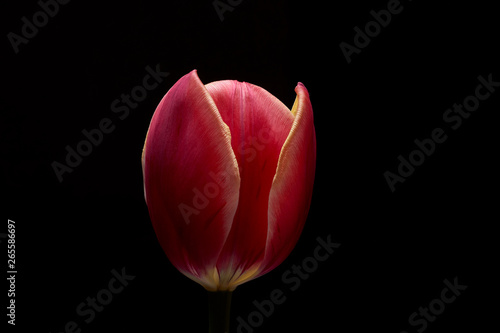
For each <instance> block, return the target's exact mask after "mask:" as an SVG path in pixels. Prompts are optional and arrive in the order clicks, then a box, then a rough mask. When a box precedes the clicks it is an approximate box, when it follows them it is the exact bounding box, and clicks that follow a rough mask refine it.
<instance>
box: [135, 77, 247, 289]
mask: <svg viewBox="0 0 500 333" xmlns="http://www.w3.org/2000/svg"><path fill="white" fill-rule="evenodd" d="M143 168H144V179H145V182H144V183H145V184H144V185H145V193H146V201H147V205H148V209H149V214H150V217H151V220H152V223H153V227H154V229H155V232H156V235H157V237H158V240H159V242H160V244H161V246H162V248H163V250H164V251H165V253H166V255H167V257H168V258H169V260H170V261H171V262H172V264H173V265H174V266H176V267H177V268H178V269H179V270H180V271H181V272H182V273H184V274H185V275H187V276H188V277H190V278H191V279H193V280H195V281H197V282H198V283H200V284H202V285H203V286H204V287H205V288H206V289H209V290H215V289H216V286H217V284H218V281H217V279H218V275H217V272H215V271H214V268H215V266H216V261H217V258H218V257H219V254H220V252H221V250H222V247H223V245H224V243H225V240H226V238H227V236H228V234H229V231H230V228H231V224H232V221H233V218H234V215H235V212H236V209H237V204H238V195H239V186H240V178H239V171H238V165H237V161H236V157H235V155H234V153H233V150H232V149H231V134H230V131H229V128H228V126H227V125H226V124H224V122H223V121H222V118H221V116H220V114H219V112H218V111H217V107H216V105H215V103H214V101H213V99H212V98H211V97H210V95H209V93H208V92H207V90H206V89H205V87H204V85H203V83H202V82H201V81H200V79H199V78H198V75H197V73H196V71H195V70H194V71H192V72H190V73H189V74H187V75H185V76H183V77H182V78H181V79H180V80H179V81H178V82H177V83H176V84H175V85H174V86H173V87H172V88H171V89H170V90H169V91H168V92H167V94H166V95H165V96H164V97H163V99H162V101H161V102H160V104H159V105H158V107H157V109H156V111H155V113H154V115H153V118H152V120H151V124H150V127H149V130H148V134H147V141H146V143H145V148H144V153H143Z"/></svg>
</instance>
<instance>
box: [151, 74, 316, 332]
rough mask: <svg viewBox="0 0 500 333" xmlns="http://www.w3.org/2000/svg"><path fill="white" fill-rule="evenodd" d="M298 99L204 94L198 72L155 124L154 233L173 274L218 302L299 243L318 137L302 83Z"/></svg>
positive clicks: (220, 90)
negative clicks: (289, 104)
mask: <svg viewBox="0 0 500 333" xmlns="http://www.w3.org/2000/svg"><path fill="white" fill-rule="evenodd" d="M295 92H296V94H297V97H296V99H295V102H294V104H293V107H292V108H291V109H288V108H287V107H286V106H285V105H284V104H283V103H282V102H281V101H279V100H278V99H277V98H276V97H274V96H273V95H271V94H270V93H269V92H267V91H266V90H264V89H263V88H261V87H258V86H256V85H253V84H249V83H246V82H238V81H232V80H225V81H216V82H212V83H209V84H207V85H204V84H203V83H202V82H201V80H200V79H199V77H198V75H197V72H196V70H193V71H191V72H190V73H188V74H186V75H185V76H183V77H182V78H181V79H180V80H179V81H177V82H176V83H175V84H174V85H173V86H172V88H171V89H170V90H169V91H168V92H167V94H166V95H165V96H164V97H163V99H162V100H161V102H160V104H159V105H158V107H157V109H156V111H155V113H154V115H153V117H152V119H151V123H150V126H149V130H148V133H147V135H146V140H145V143H144V149H143V153H142V167H143V176H144V192H145V199H146V203H147V206H148V210H149V214H150V218H151V221H152V224H153V227H154V230H155V233H156V235H157V238H158V240H159V243H160V244H161V246H162V248H163V250H164V252H165V254H166V255H167V257H168V259H169V260H170V261H171V262H172V264H173V265H174V266H175V267H176V268H177V269H178V270H179V271H180V272H181V273H183V274H184V275H186V276H187V277H188V278H190V279H192V280H193V281H195V282H197V283H199V284H201V285H202V286H203V287H204V288H205V289H206V290H208V291H209V292H223V293H225V294H228V293H229V295H230V293H231V292H232V291H233V290H234V289H235V288H236V287H237V286H238V285H240V284H242V283H245V282H247V281H250V280H252V279H255V278H257V277H259V276H262V275H264V274H266V273H267V272H269V271H271V270H272V269H274V268H275V267H276V266H278V265H279V264H280V263H281V262H282V261H283V260H284V259H285V258H286V257H287V256H288V255H289V254H290V252H291V251H292V249H293V247H294V246H295V244H296V243H297V241H298V239H299V236H300V234H301V232H302V229H303V226H304V223H305V220H306V217H307V213H308V210H309V206H310V202H311V196H312V188H313V181H314V172H315V165H316V136H315V130H314V124H313V113H312V106H311V102H310V99H309V94H308V91H307V89H306V88H305V86H304V85H303V84H302V83H298V84H297V87H296V88H295ZM209 294H210V293H209ZM224 297H225V296H224ZM226 329H227V328H226Z"/></svg>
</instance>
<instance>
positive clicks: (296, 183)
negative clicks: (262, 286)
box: [258, 82, 316, 276]
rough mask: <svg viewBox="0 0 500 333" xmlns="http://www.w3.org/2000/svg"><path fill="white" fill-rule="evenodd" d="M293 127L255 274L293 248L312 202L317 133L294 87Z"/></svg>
mask: <svg viewBox="0 0 500 333" xmlns="http://www.w3.org/2000/svg"><path fill="white" fill-rule="evenodd" d="M295 92H296V93H297V98H296V99H295V102H294V105H293V108H292V114H293V115H294V116H295V119H294V122H293V126H292V129H291V131H290V134H289V135H288V138H287V139H286V141H285V144H284V145H283V149H282V150H281V153H280V157H279V161H278V167H277V170H276V175H275V176H274V179H273V184H272V187H271V192H270V195H269V225H268V233H267V242H266V252H265V257H264V262H263V265H262V267H261V269H260V272H259V274H258V276H262V275H264V274H265V273H267V272H269V271H271V270H272V269H274V268H275V267H276V266H278V265H279V264H280V263H281V262H282V261H283V260H285V258H286V257H287V256H288V255H289V254H290V252H291V251H292V249H293V248H294V247H295V244H296V243H297V241H298V239H299V236H300V234H301V232H302V229H303V227H304V223H305V221H306V218H307V213H308V211H309V206H310V203H311V197H312V189H313V183H314V172H315V168H316V134H315V130H314V122H313V111H312V106H311V101H310V99H309V93H308V92H307V89H306V87H305V86H304V85H303V84H302V83H300V82H299V83H298V85H297V87H296V88H295Z"/></svg>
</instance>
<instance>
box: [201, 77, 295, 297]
mask: <svg viewBox="0 0 500 333" xmlns="http://www.w3.org/2000/svg"><path fill="white" fill-rule="evenodd" d="M206 87H207V90H208V92H209V93H210V95H211V96H212V98H213V99H214V102H215V104H216V105H217V109H218V110H219V112H220V114H221V117H222V119H223V120H224V122H225V123H226V124H227V125H228V126H229V128H230V129H231V146H232V148H233V151H234V153H235V156H236V160H237V161H238V165H239V170H240V177H241V185H240V195H239V204H238V209H237V211H236V214H235V218H234V222H233V225H232V228H231V231H230V233H229V236H228V239H227V241H226V245H225V246H224V249H223V251H222V252H221V256H220V258H219V260H218V262H217V268H218V271H219V275H220V282H221V285H222V286H228V288H229V289H234V288H235V287H236V285H238V284H241V283H243V282H244V281H246V280H248V279H249V278H251V277H252V276H253V275H255V274H256V273H258V267H259V266H260V264H261V262H262V260H263V258H264V251H265V248H266V238H267V229H268V204H269V191H270V189H271V185H272V182H273V178H274V175H275V173H276V167H277V165H278V158H279V154H280V151H281V148H282V147H283V143H284V142H285V140H286V138H287V136H288V134H289V132H290V129H291V128H292V123H293V118H294V117H293V115H292V113H291V112H290V110H289V109H288V108H287V107H286V106H285V105H284V104H283V103H282V102H281V101H279V100H278V99H277V98H276V97H274V96H273V95H271V94H270V93H269V92H267V91H266V90H264V89H262V88H260V87H258V86H256V85H253V84H249V83H245V82H238V81H217V82H213V83H210V84H208V85H206Z"/></svg>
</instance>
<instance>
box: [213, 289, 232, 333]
mask: <svg viewBox="0 0 500 333" xmlns="http://www.w3.org/2000/svg"><path fill="white" fill-rule="evenodd" d="M231 295H232V292H231V291H209V292H208V325H209V330H208V332H209V333H229V312H230V309H231Z"/></svg>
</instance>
